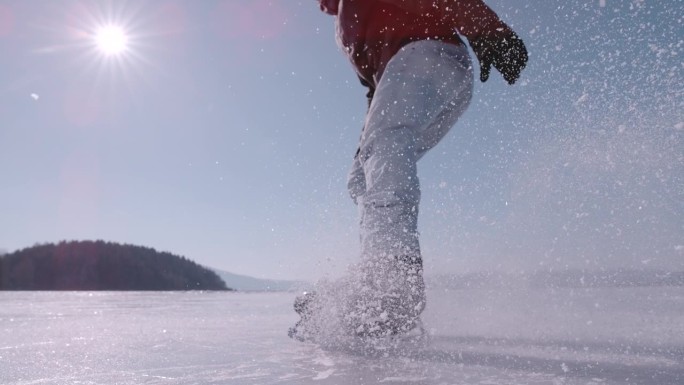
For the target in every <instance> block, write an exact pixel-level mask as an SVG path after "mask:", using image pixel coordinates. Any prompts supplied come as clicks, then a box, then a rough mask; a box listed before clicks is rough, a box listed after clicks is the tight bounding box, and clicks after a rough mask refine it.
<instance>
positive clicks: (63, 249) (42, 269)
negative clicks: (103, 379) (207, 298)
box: [0, 241, 226, 290]
mask: <svg viewBox="0 0 684 385" xmlns="http://www.w3.org/2000/svg"><path fill="white" fill-rule="evenodd" d="M0 290H226V285H225V283H224V282H223V281H222V280H221V278H219V277H218V275H216V273H214V272H213V271H211V270H209V269H207V268H205V267H202V266H200V265H198V264H197V263H195V262H193V261H190V260H188V259H186V258H184V257H180V256H177V255H173V254H170V253H166V252H158V251H156V250H155V249H152V248H147V247H141V246H134V245H122V244H117V243H110V242H103V241H96V242H93V241H82V242H75V241H74V242H60V243H59V244H42V245H36V246H33V247H29V248H26V249H23V250H19V251H15V252H13V253H10V254H6V255H3V256H0Z"/></svg>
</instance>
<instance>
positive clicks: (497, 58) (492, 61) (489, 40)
mask: <svg viewBox="0 0 684 385" xmlns="http://www.w3.org/2000/svg"><path fill="white" fill-rule="evenodd" d="M470 46H471V47H472V48H473V51H474V52H475V56H477V59H478V60H479V61H480V80H481V81H482V82H486V81H487V79H489V71H490V70H491V67H492V66H494V68H496V69H497V70H498V71H499V72H501V75H503V77H504V79H506V81H507V82H508V84H513V83H515V81H516V80H518V77H520V72H521V71H522V70H523V68H525V65H526V64H527V49H526V48H525V44H524V43H523V41H522V40H521V39H520V38H519V37H518V35H516V34H515V33H512V34H510V35H508V36H505V37H504V36H502V37H478V38H473V39H471V40H470Z"/></svg>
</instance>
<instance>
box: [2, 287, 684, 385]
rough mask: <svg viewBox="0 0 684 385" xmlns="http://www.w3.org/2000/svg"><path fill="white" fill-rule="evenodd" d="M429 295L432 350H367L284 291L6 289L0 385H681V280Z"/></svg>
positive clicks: (683, 347) (683, 367) (683, 343)
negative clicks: (302, 326)
mask: <svg viewBox="0 0 684 385" xmlns="http://www.w3.org/2000/svg"><path fill="white" fill-rule="evenodd" d="M428 294H429V301H430V302H429V305H428V309H427V310H426V313H425V315H424V321H425V325H426V328H427V329H428V330H429V333H430V335H431V338H430V342H429V345H427V346H425V347H421V348H419V347H415V348H413V349H406V350H400V351H399V352H393V353H390V354H388V355H387V356H375V357H368V356H363V355H361V354H354V353H353V352H350V351H330V350H322V349H321V348H319V347H317V346H314V345H310V344H303V343H298V342H295V341H292V340H290V339H289V338H288V337H287V336H286V331H287V328H288V327H289V326H291V325H292V324H293V323H294V322H295V321H296V319H297V317H296V315H295V314H294V312H293V311H292V310H291V302H292V299H293V296H294V295H293V294H288V293H259V294H241V293H193V292H189V293H156V292H153V293H111V292H96V293H84V292H78V293H68V292H66V293H65V292H0V384H21V385H28V384H435V385H436V384H506V385H513V384H655V385H665V384H673V385H674V384H679V385H681V384H684V288H681V287H677V288H664V287H656V288H602V289H529V288H518V289H496V290H488V289H478V290H453V291H445V290H437V289H434V288H433V289H432V290H431V291H430V292H429V293H428Z"/></svg>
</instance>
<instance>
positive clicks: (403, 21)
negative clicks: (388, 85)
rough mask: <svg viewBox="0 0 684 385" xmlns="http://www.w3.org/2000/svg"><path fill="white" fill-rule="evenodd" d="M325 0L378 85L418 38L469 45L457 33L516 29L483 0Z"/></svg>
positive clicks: (364, 74) (355, 58) (365, 74)
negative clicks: (389, 65) (393, 60)
mask: <svg viewBox="0 0 684 385" xmlns="http://www.w3.org/2000/svg"><path fill="white" fill-rule="evenodd" d="M319 2H320V5H321V9H322V10H323V11H324V12H326V13H328V14H332V15H337V23H336V28H337V40H338V43H339V44H340V46H341V47H342V48H343V49H344V51H345V52H346V53H347V55H348V56H349V59H350V60H351V62H352V64H354V67H355V68H356V72H357V73H358V75H359V77H360V78H361V79H362V80H363V81H365V82H366V83H368V84H369V85H370V86H372V87H375V85H376V84H377V82H378V81H379V80H380V77H381V76H382V73H383V71H384V69H385V66H386V65H387V62H389V60H390V59H391V58H392V56H394V54H396V53H397V52H398V51H399V49H401V47H403V46H404V45H406V44H408V43H410V42H412V41H417V40H442V41H446V42H449V43H452V44H463V42H462V40H461V39H460V38H459V36H458V34H457V32H459V33H461V34H462V35H464V36H465V37H467V38H469V39H470V38H473V37H478V36H482V35H491V34H497V33H503V32H504V31H509V30H510V29H509V28H508V27H507V26H506V25H505V24H504V23H503V22H502V21H501V20H499V18H498V17H497V16H496V14H495V13H494V12H493V11H492V10H491V9H490V8H489V7H487V5H485V4H484V3H483V2H482V1H481V0H319ZM434 5H436V7H435V6H434ZM425 10H427V11H425Z"/></svg>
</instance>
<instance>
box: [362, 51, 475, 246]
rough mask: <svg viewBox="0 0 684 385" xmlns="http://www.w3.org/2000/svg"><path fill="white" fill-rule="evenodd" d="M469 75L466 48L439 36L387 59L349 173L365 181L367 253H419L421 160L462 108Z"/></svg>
mask: <svg viewBox="0 0 684 385" xmlns="http://www.w3.org/2000/svg"><path fill="white" fill-rule="evenodd" d="M472 79H473V75H472V68H471V65H470V58H469V56H468V52H467V49H466V48H465V47H463V46H454V45H451V44H447V43H442V42H438V41H420V42H414V43H411V44H409V45H407V46H406V47H404V48H403V49H402V50H401V51H400V52H399V53H397V55H395V57H394V58H393V59H392V60H391V61H390V62H389V63H388V65H387V67H386V70H385V73H384V75H383V76H382V79H381V80H380V83H379V84H378V87H377V89H376V91H375V95H374V97H373V100H372V103H371V105H370V109H369V111H368V116H367V119H366V126H365V129H364V133H363V136H362V138H361V145H360V153H359V156H358V157H357V161H356V163H355V165H356V167H355V168H354V169H353V173H352V175H353V176H354V178H355V179H356V180H359V182H358V183H356V184H354V185H355V186H362V187H363V190H362V189H361V188H360V187H359V188H358V189H357V190H356V191H355V194H356V197H357V203H358V204H359V205H361V206H362V207H361V212H362V218H361V221H362V223H361V237H362V245H361V246H362V249H361V255H362V258H374V257H377V256H381V255H384V256H401V255H408V256H419V255H420V246H419V243H418V232H417V217H418V204H419V201H420V188H419V183H418V175H417V165H416V164H417V161H418V159H420V158H421V157H422V156H423V155H424V154H425V153H426V152H427V151H428V150H430V149H431V148H433V147H434V146H435V145H436V144H437V143H438V142H439V141H440V140H441V139H442V138H443V137H444V135H446V133H447V132H448V131H449V129H451V127H452V126H453V125H454V124H455V122H456V120H457V119H458V117H459V116H460V115H461V114H462V113H463V112H464V111H465V109H466V107H467V105H468V103H469V102H470V97H471V94H472V83H473V80H472ZM359 167H360V168H359ZM361 175H362V176H363V177H364V179H363V180H362V181H361V180H360V176H361ZM361 191H363V193H361Z"/></svg>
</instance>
